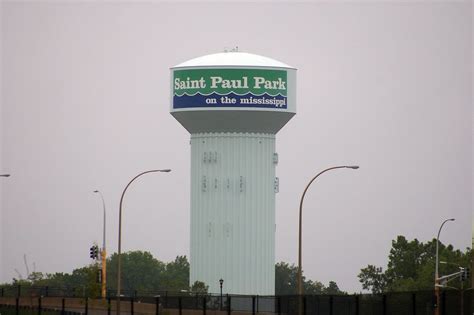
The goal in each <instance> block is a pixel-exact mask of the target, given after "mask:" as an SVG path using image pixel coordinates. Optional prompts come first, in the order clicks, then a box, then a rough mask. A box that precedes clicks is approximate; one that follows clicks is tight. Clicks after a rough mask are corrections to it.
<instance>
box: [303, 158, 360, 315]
mask: <svg viewBox="0 0 474 315" xmlns="http://www.w3.org/2000/svg"><path fill="white" fill-rule="evenodd" d="M338 168H350V169H353V170H356V169H358V168H359V166H356V165H354V166H347V165H342V166H334V167H330V168H327V169H325V170H323V171H321V172H319V173H318V174H317V175H316V176H314V177H313V178H312V179H311V180H310V181H309V183H308V185H306V188H305V189H304V191H303V195H302V196H301V200H300V215H299V228H298V296H299V303H298V304H299V307H298V313H299V314H300V315H301V313H302V309H301V305H302V301H301V299H302V294H303V279H302V259H301V256H302V251H303V250H302V243H303V241H302V230H303V200H304V196H305V195H306V191H308V188H309V186H310V185H311V184H312V183H313V182H314V180H315V179H316V178H318V177H319V176H320V175H321V174H323V173H326V172H327V171H330V170H334V169H338Z"/></svg>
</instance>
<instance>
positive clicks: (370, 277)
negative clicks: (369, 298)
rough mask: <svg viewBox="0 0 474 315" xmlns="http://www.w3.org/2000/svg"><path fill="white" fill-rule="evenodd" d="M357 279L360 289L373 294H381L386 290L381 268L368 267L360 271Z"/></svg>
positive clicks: (385, 281)
mask: <svg viewBox="0 0 474 315" xmlns="http://www.w3.org/2000/svg"><path fill="white" fill-rule="evenodd" d="M358 277H359V281H360V282H361V283H362V288H363V289H364V290H370V291H372V293H373V294H377V293H382V292H384V291H385V290H386V288H387V280H386V278H385V273H384V272H382V268H381V267H375V266H374V265H368V266H367V267H366V268H362V269H361V271H360V273H359V276H358Z"/></svg>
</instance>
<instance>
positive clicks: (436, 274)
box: [435, 218, 455, 315]
mask: <svg viewBox="0 0 474 315" xmlns="http://www.w3.org/2000/svg"><path fill="white" fill-rule="evenodd" d="M454 220H455V219H454V218H452V219H447V220H444V221H443V223H442V224H441V226H440V227H439V230H438V236H437V238H436V266H435V269H436V270H435V295H436V310H435V315H439V279H438V278H439V273H438V270H439V261H438V257H439V256H438V252H439V235H440V234H441V229H442V228H443V225H444V224H445V223H446V222H448V221H454Z"/></svg>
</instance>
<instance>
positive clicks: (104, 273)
mask: <svg viewBox="0 0 474 315" xmlns="http://www.w3.org/2000/svg"><path fill="white" fill-rule="evenodd" d="M94 193H96V194H99V196H100V198H101V199H102V208H103V209H104V227H103V229H102V233H103V234H102V253H101V254H102V257H101V258H102V290H101V291H102V292H101V295H102V299H105V295H106V287H107V279H106V277H107V260H106V257H107V251H106V248H105V227H106V224H105V223H106V215H105V214H106V213H105V201H104V196H103V195H102V193H101V192H100V191H98V190H94Z"/></svg>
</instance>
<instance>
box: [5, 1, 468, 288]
mask: <svg viewBox="0 0 474 315" xmlns="http://www.w3.org/2000/svg"><path fill="white" fill-rule="evenodd" d="M1 10H2V11H1V27H2V30H1V35H2V47H1V54H2V59H1V60H2V64H1V66H2V68H1V75H2V77H1V80H2V86H1V93H2V98H1V117H0V126H1V128H0V132H1V133H0V137H1V138H0V139H1V150H2V151H1V152H2V154H1V155H0V173H1V172H10V173H11V174H12V177H10V178H8V179H5V178H2V179H1V181H0V186H1V187H0V188H1V192H2V193H1V238H2V241H1V260H0V263H1V265H0V270H1V274H0V280H1V281H10V280H11V279H12V277H14V276H16V273H15V271H14V269H15V268H16V269H18V270H19V271H20V273H22V274H23V276H26V270H25V266H24V264H23V255H24V254H26V255H27V259H28V262H29V264H30V268H31V269H32V268H33V267H32V266H33V263H35V265H36V271H42V272H50V273H51V272H59V271H61V272H70V271H72V270H73V268H76V267H80V266H83V265H86V264H88V263H89V262H90V259H89V247H90V246H91V244H92V243H93V242H99V243H101V242H102V212H101V211H102V205H101V201H100V199H99V197H98V196H97V195H96V194H93V193H92V191H93V190H95V189H99V190H101V191H102V192H103V194H104V197H105V200H106V204H107V210H108V217H107V218H108V225H107V228H108V231H107V238H108V240H107V245H108V251H109V253H111V252H115V251H116V250H117V232H118V203H119V198H120V194H121V192H122V190H123V188H124V186H125V185H126V184H127V182H128V181H129V180H130V179H131V178H132V177H133V176H135V175H136V174H137V173H139V172H141V171H143V170H148V169H151V168H171V169H173V171H172V172H171V173H169V174H164V173H158V174H150V175H148V176H146V177H143V178H141V179H140V180H139V181H137V182H135V183H134V184H133V186H131V187H130V189H129V190H128V192H127V195H126V197H125V203H124V218H123V220H124V221H123V241H122V246H123V250H125V251H127V250H147V251H150V252H151V253H152V254H153V255H154V256H155V257H156V258H158V259H160V260H163V261H170V260H173V259H174V257H175V256H177V255H189V224H190V223H189V217H190V214H189V193H190V189H189V188H190V147H189V134H188V133H187V131H186V130H185V129H184V128H183V127H182V126H181V125H180V124H179V123H178V122H177V121H175V120H174V118H173V117H172V116H171V115H170V114H169V86H170V84H169V67H171V66H173V65H176V64H178V63H181V62H183V61H186V60H188V59H191V58H194V57H198V56H201V55H205V54H210V53H216V52H222V51H223V50H224V48H226V47H227V48H228V47H233V46H238V47H239V50H241V51H245V52H249V53H255V54H260V55H265V56H268V57H271V58H274V59H277V60H279V61H282V62H284V63H287V64H289V65H292V66H294V67H296V68H298V74H297V75H298V87H297V115H296V117H295V118H294V119H292V120H291V121H290V122H289V123H288V124H287V126H285V127H284V128H283V129H282V130H281V131H280V132H279V133H278V134H277V142H276V144H277V152H278V153H279V164H278V166H277V176H278V177H279V178H280V192H279V193H278V194H277V197H276V204H277V205H276V221H277V222H276V223H277V230H276V259H277V261H286V262H290V263H296V261H297V226H298V225H297V223H298V221H297V220H298V217H297V214H298V205H299V198H300V196H301V193H302V190H303V189H304V186H305V185H306V183H307V182H308V180H309V179H310V178H311V177H312V176H313V175H314V174H315V173H316V172H318V171H320V170H322V169H324V168H326V167H329V166H334V165H340V164H358V165H360V166H361V168H360V170H358V171H353V170H336V171H333V172H331V173H327V174H325V175H324V176H322V177H321V178H319V179H318V180H317V182H315V183H314V184H313V186H312V187H311V188H310V191H309V192H308V194H307V195H306V199H305V209H304V234H303V239H304V248H303V268H304V271H305V274H306V275H307V276H308V277H309V278H311V279H313V280H319V281H322V282H323V283H325V284H327V282H328V281H329V280H335V281H336V282H337V283H338V284H339V286H340V287H341V289H343V290H347V291H350V292H353V291H359V290H360V289H361V286H360V284H359V283H358V279H357V274H358V272H359V271H360V269H361V268H362V267H365V266H366V265H367V264H376V265H381V266H384V267H385V266H386V263H387V256H388V251H389V249H390V247H391V240H392V239H394V238H396V236H397V235H405V236H406V237H407V238H409V239H413V238H418V239H419V240H420V241H423V242H425V241H429V240H430V239H432V238H433V237H436V233H437V231H438V228H439V225H440V224H441V222H442V221H443V220H444V219H446V218H450V217H454V218H456V221H455V222H452V223H451V222H450V223H449V224H447V225H445V228H444V229H443V232H442V235H441V240H442V241H443V242H444V243H451V244H453V245H454V246H455V248H458V249H463V250H464V249H465V248H466V247H470V246H471V226H472V225H471V222H472V221H471V217H472V209H473V196H472V194H473V186H472V177H473V168H472V165H473V156H472V143H473V142H472V134H473V131H474V129H473V127H472V118H473V111H472V55H473V51H472V4H471V2H470V1H465V2H437V3H435V2H429V1H425V2H418V3H415V2H409V1H403V2H384V3H378V4H376V3H375V2H365V3H355V2H350V3H342V2H338V3H330V2H321V3H298V4H293V3H291V4H290V3H284V2H281V3H278V4H270V3H240V4H235V3H224V4H219V3H211V2H207V3H206V2H202V3H197V2H193V3H178V4H172V3H164V2H152V3H141V4H139V3H125V2H121V3H118V2H117V3H115V2H98V1H97V2H93V1H89V2H68V3H60V2H50V3H46V2H39V1H36V2H24V1H21V2H20V1H18V2H9V1H3V2H2V3H1Z"/></svg>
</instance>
